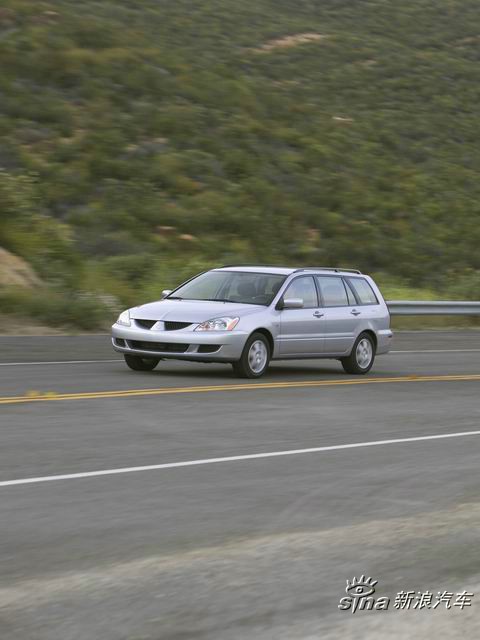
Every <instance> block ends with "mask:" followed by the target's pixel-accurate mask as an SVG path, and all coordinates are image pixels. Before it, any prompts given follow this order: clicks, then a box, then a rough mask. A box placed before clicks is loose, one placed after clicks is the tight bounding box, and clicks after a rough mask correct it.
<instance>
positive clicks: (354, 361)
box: [340, 333, 376, 375]
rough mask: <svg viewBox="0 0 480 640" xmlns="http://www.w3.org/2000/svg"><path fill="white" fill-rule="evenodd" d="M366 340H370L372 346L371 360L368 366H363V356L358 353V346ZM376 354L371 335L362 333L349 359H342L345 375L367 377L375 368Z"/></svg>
mask: <svg viewBox="0 0 480 640" xmlns="http://www.w3.org/2000/svg"><path fill="white" fill-rule="evenodd" d="M364 340H368V343H369V344H370V349H371V358H370V361H369V362H368V364H366V365H365V366H362V363H361V354H359V353H357V349H358V345H359V344H360V343H361V342H362V341H364ZM375 352H376V348H375V341H374V339H373V338H372V336H371V335H370V334H369V333H361V334H360V335H359V336H358V338H357V339H356V340H355V344H354V345H353V349H352V352H351V354H350V355H349V356H348V357H347V358H342V359H341V360H340V362H341V363H342V366H343V369H344V371H345V373H351V374H353V375H365V374H366V373H368V372H369V371H370V369H371V368H372V367H373V363H374V362H375ZM359 359H360V362H359Z"/></svg>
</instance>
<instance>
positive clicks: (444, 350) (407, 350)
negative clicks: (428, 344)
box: [388, 349, 480, 353]
mask: <svg viewBox="0 0 480 640" xmlns="http://www.w3.org/2000/svg"><path fill="white" fill-rule="evenodd" d="M475 351H480V349H406V350H402V351H389V352H388V353H470V352H475Z"/></svg>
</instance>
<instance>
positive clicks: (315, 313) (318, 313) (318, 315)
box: [313, 311, 324, 318]
mask: <svg viewBox="0 0 480 640" xmlns="http://www.w3.org/2000/svg"><path fill="white" fill-rule="evenodd" d="M313 315H314V316H315V317H316V318H321V317H322V316H323V315H324V314H323V313H322V312H321V311H314V312H313Z"/></svg>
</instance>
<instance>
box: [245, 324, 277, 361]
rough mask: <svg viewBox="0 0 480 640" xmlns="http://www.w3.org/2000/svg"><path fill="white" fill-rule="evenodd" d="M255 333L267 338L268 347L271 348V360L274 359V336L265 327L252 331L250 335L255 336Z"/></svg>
mask: <svg viewBox="0 0 480 640" xmlns="http://www.w3.org/2000/svg"><path fill="white" fill-rule="evenodd" d="M254 333H261V334H263V335H264V336H265V337H266V338H267V340H268V346H269V347H270V358H272V357H273V352H274V349H275V342H274V340H273V335H272V334H271V332H270V331H269V330H268V329H265V327H259V328H258V329H255V330H254V331H252V333H251V334H250V335H251V336H253V334H254Z"/></svg>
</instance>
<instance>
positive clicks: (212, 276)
mask: <svg viewBox="0 0 480 640" xmlns="http://www.w3.org/2000/svg"><path fill="white" fill-rule="evenodd" d="M285 278H286V276H283V275H275V274H271V273H252V272H247V271H208V272H207V273H202V274H201V275H199V276H197V277H196V278H194V279H193V280H191V281H190V282H187V283H186V284H184V285H183V286H182V287H179V288H178V289H177V290H176V291H175V292H174V293H173V294H172V295H171V296H167V298H170V299H177V300H179V299H180V300H211V301H215V302H239V303H242V304H259V305H264V306H267V305H269V304H270V303H271V302H272V300H273V299H274V297H275V295H276V294H277V293H278V290H279V289H280V287H281V286H282V283H283V282H284V281H285Z"/></svg>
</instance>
